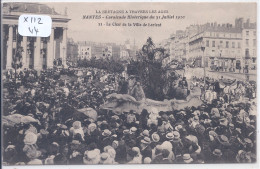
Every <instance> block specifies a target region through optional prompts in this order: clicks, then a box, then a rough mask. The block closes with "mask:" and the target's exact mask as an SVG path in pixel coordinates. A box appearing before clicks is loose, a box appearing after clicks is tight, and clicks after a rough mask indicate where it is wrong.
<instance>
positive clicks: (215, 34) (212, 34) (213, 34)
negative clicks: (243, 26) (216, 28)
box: [206, 32, 241, 38]
mask: <svg viewBox="0 0 260 169" xmlns="http://www.w3.org/2000/svg"><path fill="white" fill-rule="evenodd" d="M206 36H210V37H224V38H241V34H239V33H220V32H207V33H206Z"/></svg>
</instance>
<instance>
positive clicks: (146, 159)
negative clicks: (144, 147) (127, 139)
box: [144, 157, 152, 164]
mask: <svg viewBox="0 0 260 169" xmlns="http://www.w3.org/2000/svg"><path fill="white" fill-rule="evenodd" d="M151 162H152V159H151V158H150V157H145V158H144V164H151Z"/></svg>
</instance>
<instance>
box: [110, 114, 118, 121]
mask: <svg viewBox="0 0 260 169" xmlns="http://www.w3.org/2000/svg"><path fill="white" fill-rule="evenodd" d="M111 118H112V119H115V120H118V119H119V117H118V116H117V115H114V116H112V117H111Z"/></svg>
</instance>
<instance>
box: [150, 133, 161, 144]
mask: <svg viewBox="0 0 260 169" xmlns="http://www.w3.org/2000/svg"><path fill="white" fill-rule="evenodd" d="M152 140H153V142H156V143H157V142H159V141H160V136H159V134H157V133H153V134H152Z"/></svg>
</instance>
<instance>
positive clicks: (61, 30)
mask: <svg viewBox="0 0 260 169" xmlns="http://www.w3.org/2000/svg"><path fill="white" fill-rule="evenodd" d="M2 9H3V16H2V24H3V25H2V26H3V27H2V28H3V37H2V40H3V41H2V42H3V51H2V52H3V68H4V69H11V68H12V66H11V65H12V58H13V56H14V55H15V51H16V48H17V46H18V45H19V46H21V47H22V48H23V53H22V63H23V64H22V65H23V66H22V69H24V68H31V69H36V70H41V69H46V68H52V67H53V61H54V59H58V58H61V60H62V63H63V65H64V66H65V65H66V56H67V29H68V22H69V21H70V19H68V16H67V14H66V10H65V13H64V14H59V13H57V12H56V11H55V10H54V9H53V8H50V7H49V6H47V5H45V4H40V3H24V2H22V3H18V2H10V3H4V4H3V8H2ZM22 14H37V15H49V16H50V17H51V18H52V32H51V35H50V36H49V37H46V38H44V37H29V36H21V35H19V33H18V19H19V16H20V15H22Z"/></svg>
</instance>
